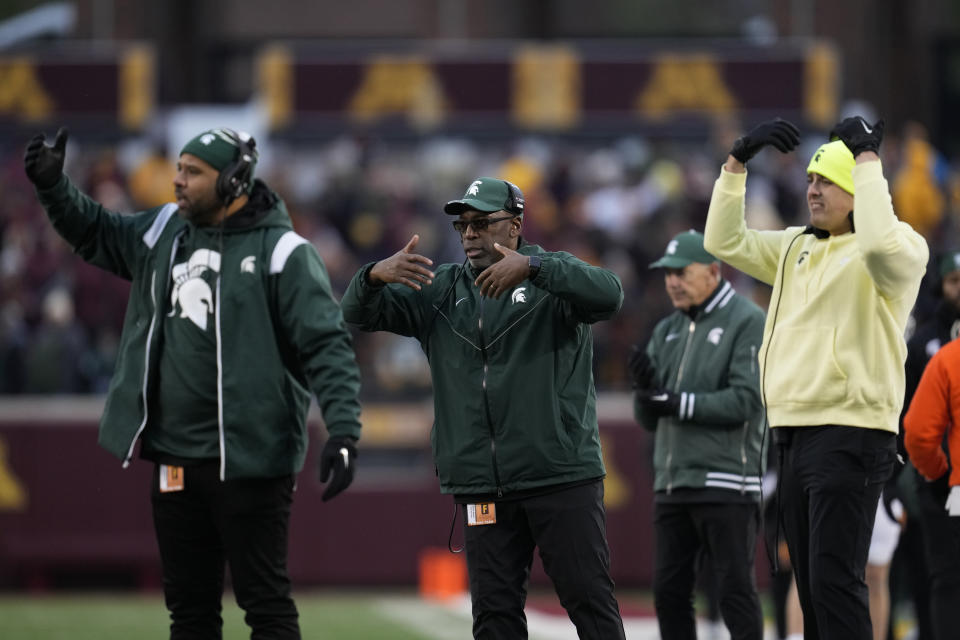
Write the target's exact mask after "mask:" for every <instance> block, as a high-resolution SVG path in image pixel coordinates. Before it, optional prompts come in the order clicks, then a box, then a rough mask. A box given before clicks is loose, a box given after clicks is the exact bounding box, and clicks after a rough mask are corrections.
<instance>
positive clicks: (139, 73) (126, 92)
mask: <svg viewBox="0 0 960 640" xmlns="http://www.w3.org/2000/svg"><path fill="white" fill-rule="evenodd" d="M153 69H154V65H153V49H151V48H150V47H149V46H147V45H136V46H132V47H130V48H129V49H128V50H127V51H125V52H124V54H123V62H122V64H121V66H120V69H119V73H120V82H119V95H118V96H117V100H118V102H119V104H118V105H117V107H118V108H119V110H120V124H122V125H123V127H124V128H126V129H140V128H142V127H143V125H144V124H145V123H146V122H147V119H148V118H149V117H150V114H151V113H152V112H153V98H154V77H153Z"/></svg>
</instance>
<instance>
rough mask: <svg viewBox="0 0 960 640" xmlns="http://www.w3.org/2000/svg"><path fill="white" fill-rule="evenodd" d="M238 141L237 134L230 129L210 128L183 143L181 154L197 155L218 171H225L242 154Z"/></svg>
mask: <svg viewBox="0 0 960 640" xmlns="http://www.w3.org/2000/svg"><path fill="white" fill-rule="evenodd" d="M237 143H238V139H237V134H236V133H234V132H233V131H231V130H230V129H210V130H208V131H204V132H203V133H201V134H200V135H198V136H197V137H195V138H193V139H192V140H190V142H188V143H187V144H185V145H183V149H181V150H180V155H183V154H185V153H189V154H191V155H195V156H197V157H198V158H200V159H201V160H203V161H204V162H206V163H207V164H209V165H210V166H211V167H213V168H214V169H216V170H217V171H223V168H224V167H226V166H227V165H229V164H230V163H231V162H233V161H234V160H236V159H237V156H238V155H239V154H240V147H239V145H238V144H237Z"/></svg>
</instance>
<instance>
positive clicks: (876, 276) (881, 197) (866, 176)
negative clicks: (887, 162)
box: [853, 160, 929, 300]
mask: <svg viewBox="0 0 960 640" xmlns="http://www.w3.org/2000/svg"><path fill="white" fill-rule="evenodd" d="M853 187H854V191H855V193H856V195H855V196H854V201H853V223H854V225H855V226H856V233H855V234H854V235H855V236H856V238H857V244H858V245H859V247H860V252H861V254H862V255H863V258H864V262H865V264H866V266H867V271H869V272H870V277H871V278H872V279H873V281H874V283H875V284H876V286H877V288H878V289H879V290H880V293H881V294H882V295H883V296H884V297H885V298H887V299H889V300H899V299H900V298H902V297H903V296H904V295H910V294H913V295H916V287H917V283H918V282H919V281H920V278H922V277H923V272H924V270H925V269H926V266H927V258H928V257H929V249H928V247H927V242H926V240H924V239H923V236H921V235H920V234H919V233H917V232H916V231H914V230H913V228H912V227H911V226H910V225H908V224H907V223H906V222H901V221H899V220H897V216H896V215H894V213H893V201H892V200H891V198H890V188H889V186H888V185H887V180H886V178H884V177H883V167H882V166H881V164H880V161H879V160H877V161H874V162H863V163H861V164H858V165H856V166H855V167H854V168H853Z"/></svg>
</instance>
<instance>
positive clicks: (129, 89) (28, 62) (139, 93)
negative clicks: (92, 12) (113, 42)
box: [0, 44, 156, 131]
mask: <svg viewBox="0 0 960 640" xmlns="http://www.w3.org/2000/svg"><path fill="white" fill-rule="evenodd" d="M155 75H156V71H155V60H154V51H153V49H152V48H151V47H150V46H149V45H145V44H130V45H125V46H123V47H118V48H113V47H107V48H106V50H104V48H102V47H77V50H76V51H74V50H72V49H71V50H70V51H69V52H66V51H64V52H57V53H52V54H50V55H49V56H37V55H34V54H29V55H28V54H13V53H11V54H2V55H0V127H13V126H31V125H37V126H41V125H45V124H59V123H64V122H67V123H78V124H81V125H87V126H91V127H107V128H110V129H119V130H127V131H136V130H139V129H141V128H142V127H144V126H145V125H146V124H147V122H148V120H149V118H150V116H151V115H152V113H153V111H154V106H155V104H154V103H155V95H156V87H155V85H156V82H155Z"/></svg>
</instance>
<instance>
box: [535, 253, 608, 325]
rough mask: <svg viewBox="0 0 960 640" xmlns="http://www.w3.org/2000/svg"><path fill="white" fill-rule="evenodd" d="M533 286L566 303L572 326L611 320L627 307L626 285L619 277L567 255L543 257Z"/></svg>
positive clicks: (557, 254)
mask: <svg viewBox="0 0 960 640" xmlns="http://www.w3.org/2000/svg"><path fill="white" fill-rule="evenodd" d="M533 284H534V285H536V286H537V287H540V288H541V289H544V290H545V291H549V292H550V293H551V294H553V295H555V296H556V297H557V298H560V299H561V300H562V301H563V302H564V303H565V311H566V315H567V319H568V321H570V322H571V323H577V322H584V323H588V324H592V323H594V322H598V321H600V320H607V319H609V318H612V317H613V314H615V313H616V312H617V311H619V310H620V306H621V305H622V304H623V285H621V284H620V278H618V277H617V276H616V274H614V273H613V272H612V271H610V270H609V269H603V268H600V267H594V266H592V265H590V264H587V263H586V262H584V261H583V260H580V259H579V258H577V257H576V256H574V255H572V254H569V253H567V252H565V251H557V252H547V253H541V254H540V272H539V273H538V274H537V275H536V277H535V278H534V279H533Z"/></svg>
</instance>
